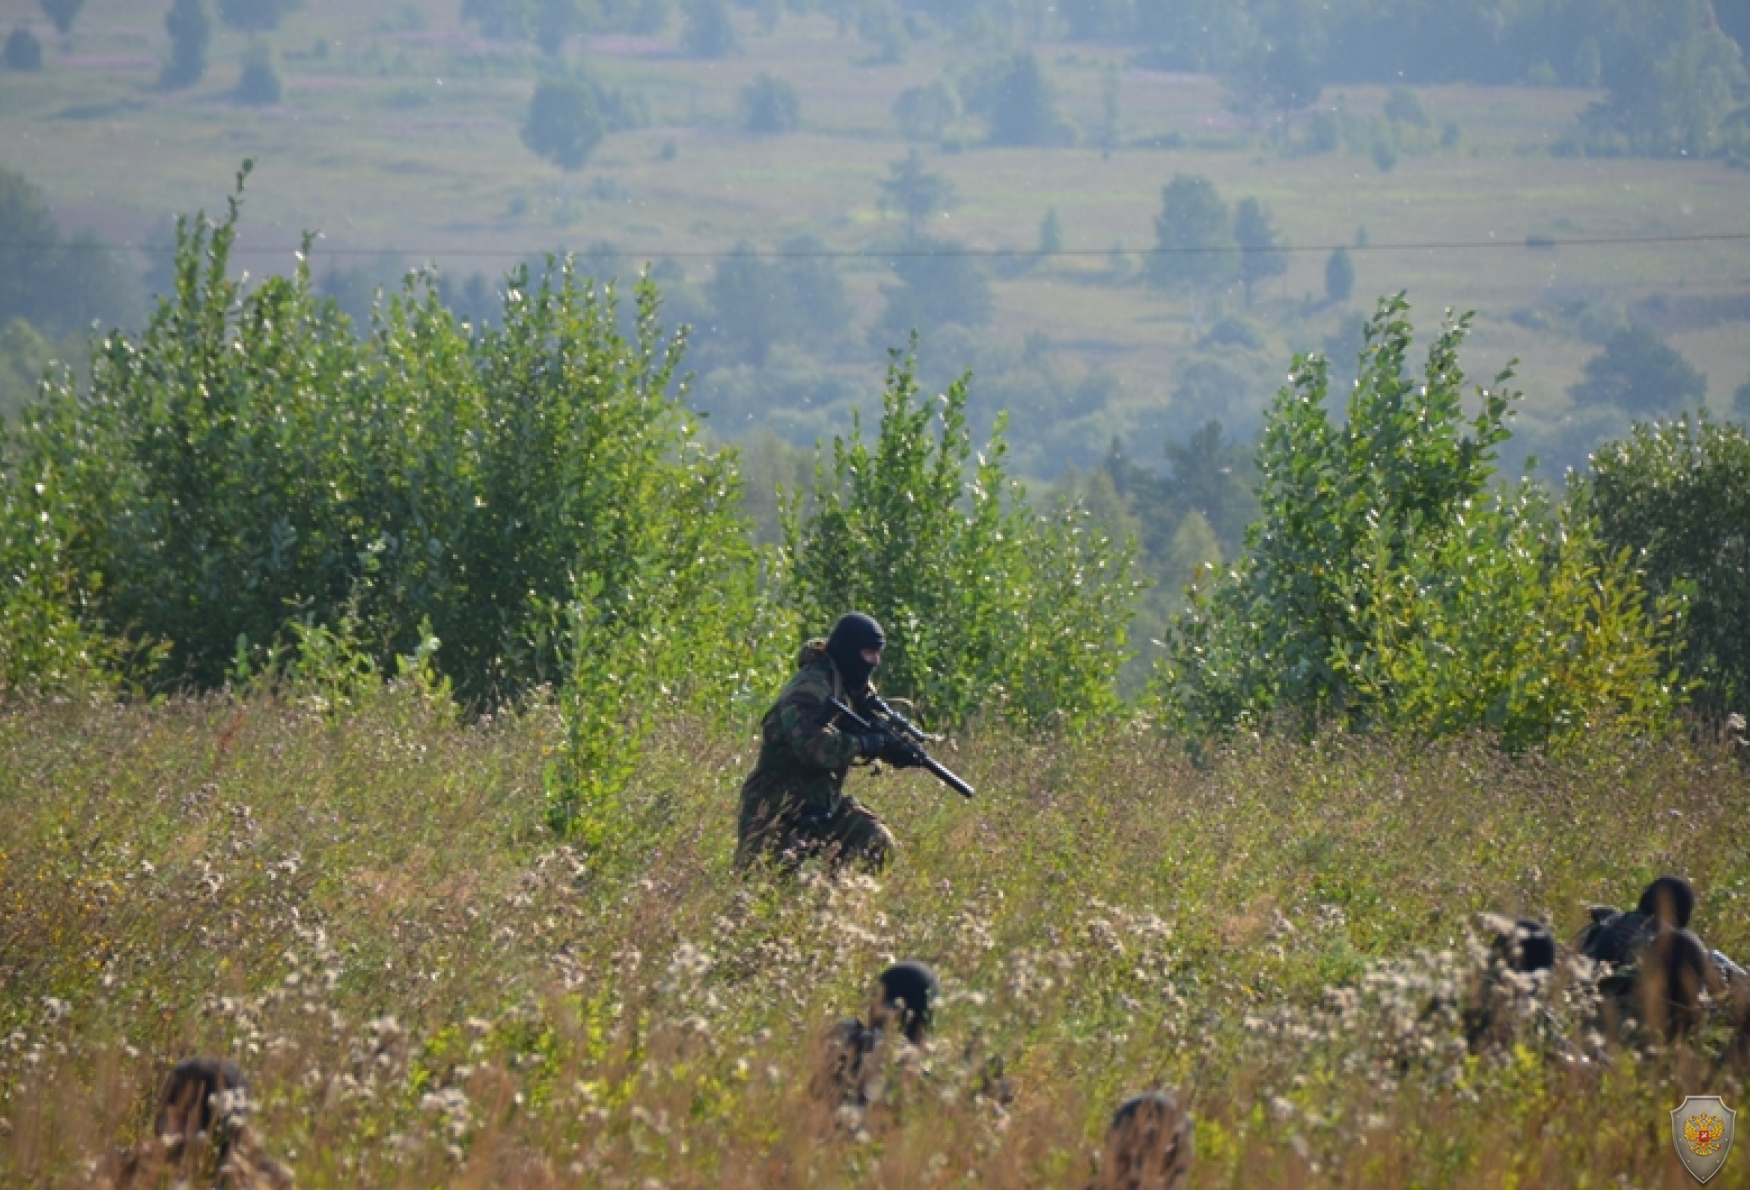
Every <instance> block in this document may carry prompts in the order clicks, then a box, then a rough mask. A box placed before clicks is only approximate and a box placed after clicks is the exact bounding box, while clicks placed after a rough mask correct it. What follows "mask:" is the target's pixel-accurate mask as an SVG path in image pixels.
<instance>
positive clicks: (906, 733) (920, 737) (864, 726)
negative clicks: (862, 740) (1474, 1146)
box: [826, 695, 973, 800]
mask: <svg viewBox="0 0 1750 1190" xmlns="http://www.w3.org/2000/svg"><path fill="white" fill-rule="evenodd" d="M826 701H827V705H828V706H830V707H831V708H832V709H833V710H835V711H837V712H838V713H839V714H841V715H843V716H844V717H845V718H846V719H849V720H850V721H851V723H852V724H853V725H854V726H855V727H856V728H857V729H858V730H860V731H879V730H887V731H888V732H889V733H890V734H896V735H899V736H902V737H905V738H907V739H910V740H911V742H912V746H913V747H914V748H916V749H917V752H918V756H919V757H921V758H922V759H921V761H920V764H919V767H920V768H922V769H924V770H925V771H926V772H928V773H929V774H930V775H931V776H932V777H935V778H936V780H938V781H940V782H941V783H942V784H944V785H946V786H947V787H948V788H949V789H952V790H953V791H954V792H955V793H957V794H959V795H960V796H961V797H963V798H966V799H968V800H970V799H971V798H972V794H973V789H972V786H970V785H968V784H967V783H966V782H964V781H962V780H961V779H960V778H959V777H958V776H956V775H955V774H954V772H953V771H952V770H950V769H949V768H948V766H947V765H945V764H943V763H942V762H941V761H939V760H937V759H935V758H934V757H933V756H931V755H930V754H929V753H928V752H925V751H924V746H923V742H924V740H925V739H926V738H928V737H926V736H925V735H924V733H923V732H921V731H919V730H918V729H917V728H916V727H913V726H912V725H911V723H910V722H908V721H907V720H906V719H905V717H904V716H902V715H900V714H899V713H898V712H896V711H894V710H893V709H892V708H890V707H889V706H888V705H887V704H886V703H884V702H882V701H881V700H880V699H879V698H876V697H875V696H874V695H869V696H868V699H867V701H869V702H870V704H871V705H872V706H873V707H874V709H875V711H876V714H877V716H878V717H879V718H880V719H881V720H882V722H880V723H879V724H871V723H870V722H869V721H868V720H867V719H865V718H863V716H861V715H859V714H857V712H855V711H853V710H852V709H851V708H850V707H848V706H846V705H845V704H844V703H842V702H840V701H839V700H838V699H836V698H829V699H827V700H826Z"/></svg>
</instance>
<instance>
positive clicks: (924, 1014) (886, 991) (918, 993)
mask: <svg viewBox="0 0 1750 1190" xmlns="http://www.w3.org/2000/svg"><path fill="white" fill-rule="evenodd" d="M879 982H880V984H881V1001H882V1003H884V1004H886V1005H887V1006H888V1007H889V1008H890V1009H893V1010H894V1011H895V1013H896V1014H897V1015H898V1018H899V1027H900V1031H901V1032H902V1033H904V1034H905V1037H906V1040H907V1041H910V1042H911V1043H912V1044H914V1045H916V1044H919V1043H921V1042H922V1041H923V1039H924V1034H926V1033H927V1032H929V1028H930V1013H931V1008H932V1004H933V1001H934V1000H935V999H936V997H937V996H938V995H940V994H941V990H942V985H941V984H939V983H937V982H936V973H935V972H934V971H932V970H930V968H929V966H928V965H927V964H925V963H895V964H893V966H891V967H889V968H888V969H887V970H885V971H883V972H882V973H881V978H880V981H879Z"/></svg>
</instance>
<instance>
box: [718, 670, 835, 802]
mask: <svg viewBox="0 0 1750 1190" xmlns="http://www.w3.org/2000/svg"><path fill="white" fill-rule="evenodd" d="M829 698H837V699H839V700H841V701H843V700H844V698H845V690H844V682H843V681H842V680H841V679H840V677H839V674H838V670H837V669H836V668H834V666H833V663H832V658H830V657H828V656H827V653H826V642H825V641H821V640H811V641H809V642H808V643H807V644H806V645H804V646H802V653H801V655H800V656H798V657H797V659H796V673H795V675H794V676H793V677H791V679H790V680H789V681H788V682H787V683H785V685H784V689H783V690H782V691H781V692H780V693H779V695H778V701H777V702H776V703H775V704H774V705H773V706H772V709H771V710H769V711H767V712H766V717H765V718H764V719H763V720H761V722H760V758H759V763H758V764H756V765H755V766H754V770H753V772H752V773H750V774H749V775H748V778H747V780H746V781H745V782H744V783H743V784H742V787H741V808H742V814H743V817H744V818H746V817H749V816H754V817H759V818H770V817H772V816H775V815H776V813H777V812H778V811H779V808H780V807H783V809H784V811H785V812H786V813H787V814H794V813H797V812H802V813H806V814H809V815H813V814H816V813H818V814H821V815H827V816H830V815H832V814H834V813H836V812H837V810H838V808H839V805H840V803H841V802H842V801H843V800H844V788H845V774H846V773H848V772H850V769H851V762H852V761H853V760H855V759H856V758H857V737H856V736H855V735H852V734H851V733H850V732H848V731H840V730H839V729H838V728H836V727H834V726H832V725H831V720H832V718H833V713H832V710H831V708H830V707H828V706H827V705H826V701H827V699H829Z"/></svg>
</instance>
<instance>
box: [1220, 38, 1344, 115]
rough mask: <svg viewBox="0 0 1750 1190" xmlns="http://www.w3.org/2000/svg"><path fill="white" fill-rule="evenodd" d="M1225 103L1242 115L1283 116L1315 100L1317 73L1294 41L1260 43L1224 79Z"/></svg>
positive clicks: (1311, 62) (1318, 89) (1316, 98)
mask: <svg viewBox="0 0 1750 1190" xmlns="http://www.w3.org/2000/svg"><path fill="white" fill-rule="evenodd" d="M1227 90H1228V107H1229V109H1230V110H1232V111H1234V112H1237V113H1239V114H1240V115H1243V116H1250V117H1254V118H1255V117H1257V116H1258V115H1261V114H1262V113H1264V112H1275V113H1277V114H1279V115H1280V116H1282V117H1283V118H1285V119H1286V118H1287V117H1289V116H1292V115H1293V114H1294V113H1295V112H1297V111H1301V110H1302V109H1304V108H1308V107H1311V106H1312V105H1313V104H1315V103H1317V102H1318V99H1319V92H1320V91H1321V90H1322V88H1321V87H1320V85H1319V79H1318V74H1317V71H1316V68H1315V66H1314V63H1313V60H1312V58H1311V57H1310V56H1309V55H1308V54H1307V53H1306V52H1305V51H1304V50H1302V49H1301V48H1300V47H1299V46H1298V45H1294V44H1287V45H1277V46H1263V45H1260V46H1259V47H1258V48H1257V49H1256V50H1254V51H1253V52H1252V53H1250V54H1248V55H1247V56H1246V57H1245V58H1244V59H1242V60H1241V62H1240V64H1239V67H1238V69H1237V70H1235V71H1233V72H1232V73H1231V74H1230V75H1229V76H1228V80H1227Z"/></svg>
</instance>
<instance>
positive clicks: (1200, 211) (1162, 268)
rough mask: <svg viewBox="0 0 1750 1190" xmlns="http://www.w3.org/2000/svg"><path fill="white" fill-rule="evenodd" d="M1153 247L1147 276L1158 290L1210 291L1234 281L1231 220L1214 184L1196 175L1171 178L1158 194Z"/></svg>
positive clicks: (1179, 175)
mask: <svg viewBox="0 0 1750 1190" xmlns="http://www.w3.org/2000/svg"><path fill="white" fill-rule="evenodd" d="M1155 244H1156V247H1157V248H1158V249H1159V251H1158V252H1156V254H1155V255H1154V256H1152V257H1150V258H1149V263H1148V276H1149V280H1150V281H1152V282H1154V284H1156V285H1159V286H1161V287H1162V288H1167V289H1185V290H1193V291H1195V290H1201V289H1209V288H1214V287H1216V286H1218V285H1221V284H1224V283H1226V282H1227V281H1228V280H1229V279H1231V278H1232V277H1233V275H1234V272H1235V267H1236V262H1235V260H1234V254H1233V252H1232V251H1231V250H1232V248H1233V247H1234V238H1233V221H1232V219H1231V218H1230V217H1229V215H1228V209H1227V204H1226V203H1224V202H1223V201H1222V200H1221V196H1220V195H1219V194H1217V193H1216V191H1215V183H1213V182H1211V181H1210V180H1209V179H1208V178H1206V177H1203V176H1202V175H1200V174H1198V175H1190V174H1175V175H1173V180H1172V181H1171V182H1168V183H1167V186H1166V188H1165V189H1164V190H1162V191H1161V213H1160V214H1159V215H1157V216H1156V217H1155Z"/></svg>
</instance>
